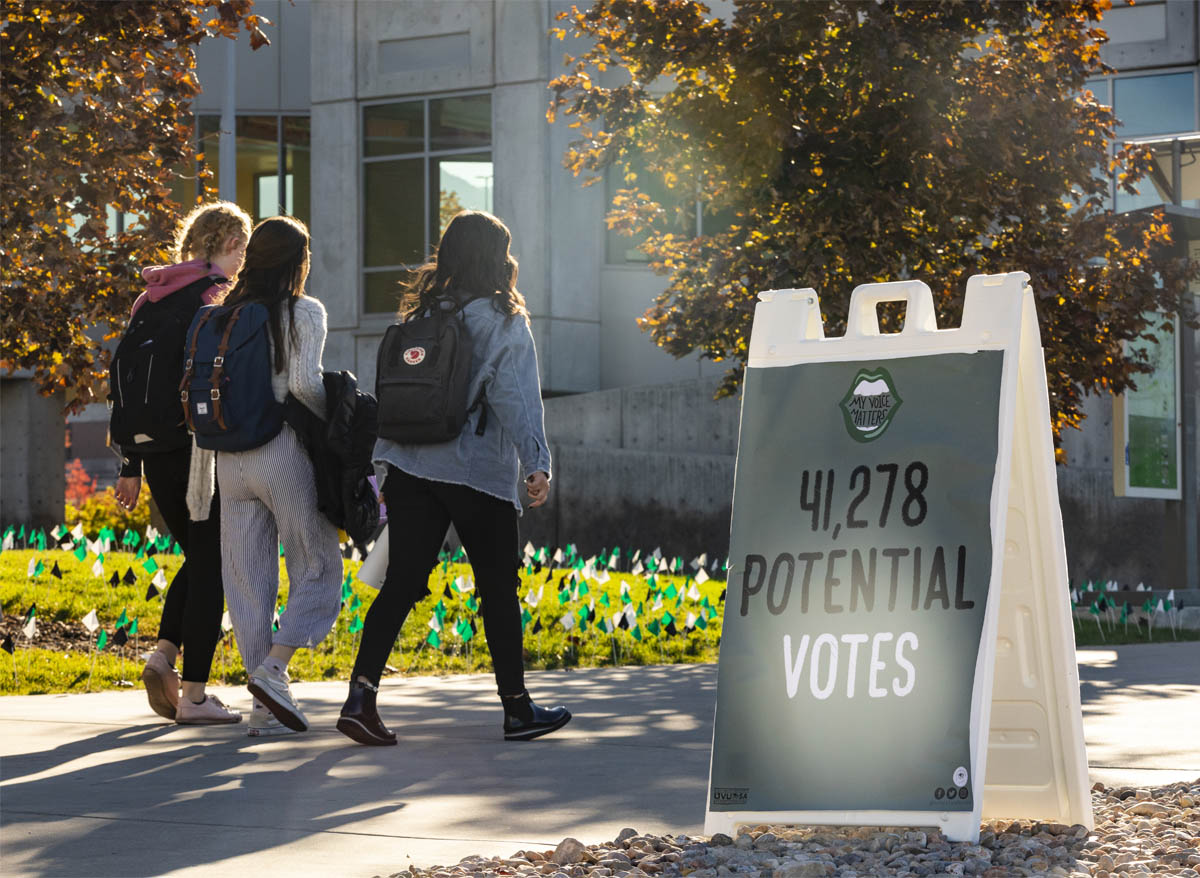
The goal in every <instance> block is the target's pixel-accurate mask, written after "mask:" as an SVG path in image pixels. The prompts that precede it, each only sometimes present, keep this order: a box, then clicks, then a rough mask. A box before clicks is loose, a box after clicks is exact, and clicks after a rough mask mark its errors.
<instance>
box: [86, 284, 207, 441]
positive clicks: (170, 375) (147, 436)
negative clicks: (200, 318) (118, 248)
mask: <svg viewBox="0 0 1200 878" xmlns="http://www.w3.org/2000/svg"><path fill="white" fill-rule="evenodd" d="M224 280H225V278H223V277H219V276H212V277H202V278H200V279H199V280H196V281H193V282H192V283H190V284H188V285H187V286H185V287H182V288H180V289H178V290H176V291H175V292H173V293H171V294H170V295H169V296H166V297H165V298H163V299H160V300H159V301H157V302H146V303H144V304H143V305H142V306H141V307H140V308H138V310H137V313H136V314H134V315H133V319H132V320H131V321H130V323H129V327H128V328H127V329H126V330H125V335H123V336H122V337H121V342H120V344H118V345H117V350H116V353H115V354H113V359H112V364H111V365H110V366H109V369H108V400H109V406H110V409H111V416H110V419H109V425H108V429H109V435H110V436H111V438H112V442H113V444H114V445H121V446H124V447H126V448H136V449H137V450H139V451H151V452H153V451H170V450H173V449H176V448H183V447H185V446H187V445H188V444H190V442H191V439H190V438H189V437H188V432H187V427H186V425H185V424H184V419H183V412H182V411H181V410H180V407H179V382H180V379H181V378H182V377H183V349H184V345H185V344H186V342H187V332H188V327H189V326H190V325H191V323H192V318H193V317H195V315H196V312H197V311H199V310H200V308H201V306H202V305H203V304H204V301H203V299H202V298H201V297H202V296H203V295H204V293H205V292H207V291H208V289H209V288H210V287H212V286H213V285H214V284H217V283H221V282H224Z"/></svg>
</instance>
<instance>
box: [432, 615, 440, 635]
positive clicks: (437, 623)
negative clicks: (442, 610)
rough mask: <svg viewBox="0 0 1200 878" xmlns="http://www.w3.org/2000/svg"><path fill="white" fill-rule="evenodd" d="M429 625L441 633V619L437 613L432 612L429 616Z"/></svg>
mask: <svg viewBox="0 0 1200 878" xmlns="http://www.w3.org/2000/svg"><path fill="white" fill-rule="evenodd" d="M429 627H430V628H432V629H433V630H434V631H436V632H437V633H438V634H441V633H442V620H441V619H439V618H438V617H437V613H433V614H431V615H430V617H429Z"/></svg>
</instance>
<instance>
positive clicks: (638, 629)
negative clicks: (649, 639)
mask: <svg viewBox="0 0 1200 878" xmlns="http://www.w3.org/2000/svg"><path fill="white" fill-rule="evenodd" d="M629 636H630V637H632V638H633V639H634V640H636V641H637V642H638V643H641V642H642V626H641V625H634V626H633V629H632V630H631V631H630V632H629Z"/></svg>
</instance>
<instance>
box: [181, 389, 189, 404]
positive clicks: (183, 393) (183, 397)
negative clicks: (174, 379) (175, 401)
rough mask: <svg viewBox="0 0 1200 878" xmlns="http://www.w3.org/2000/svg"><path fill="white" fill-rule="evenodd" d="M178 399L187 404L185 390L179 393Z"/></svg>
mask: <svg viewBox="0 0 1200 878" xmlns="http://www.w3.org/2000/svg"><path fill="white" fill-rule="evenodd" d="M179 399H180V400H181V401H182V402H187V401H188V392H187V391H186V390H181V391H179Z"/></svg>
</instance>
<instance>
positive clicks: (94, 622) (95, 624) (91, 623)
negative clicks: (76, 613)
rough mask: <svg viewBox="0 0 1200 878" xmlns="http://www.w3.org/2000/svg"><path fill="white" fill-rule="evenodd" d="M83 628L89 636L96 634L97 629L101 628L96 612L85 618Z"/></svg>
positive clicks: (93, 611)
mask: <svg viewBox="0 0 1200 878" xmlns="http://www.w3.org/2000/svg"><path fill="white" fill-rule="evenodd" d="M83 627H84V628H86V629H87V630H88V633H89V634H95V633H96V629H97V628H99V627H100V617H99V616H97V615H96V611H95V610H92V611H91V612H90V613H88V614H87V615H86V616H84V617H83Z"/></svg>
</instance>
